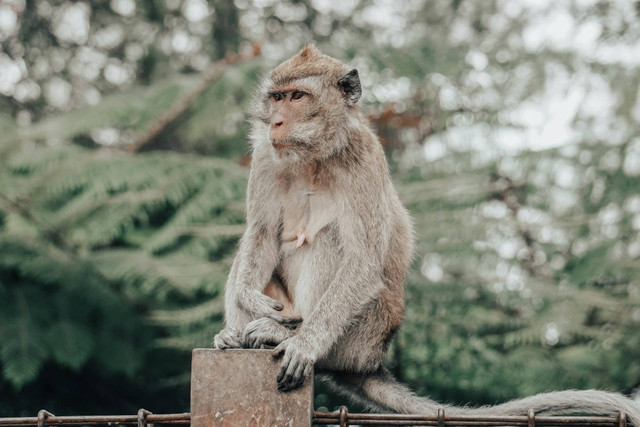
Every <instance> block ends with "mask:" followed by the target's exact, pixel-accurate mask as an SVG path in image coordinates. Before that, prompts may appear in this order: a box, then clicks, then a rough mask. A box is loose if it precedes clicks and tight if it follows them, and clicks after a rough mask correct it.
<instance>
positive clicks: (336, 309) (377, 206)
mask: <svg viewBox="0 0 640 427" xmlns="http://www.w3.org/2000/svg"><path fill="white" fill-rule="evenodd" d="M354 181H355V182H354ZM358 181H359V182H358ZM371 182H372V179H361V180H357V181H356V180H352V182H350V186H351V188H349V190H350V191H348V192H347V193H346V195H345V196H344V198H343V199H341V200H337V202H338V203H337V204H338V211H339V213H338V228H339V234H340V240H341V247H340V249H341V251H342V257H343V261H342V262H341V266H340V268H339V269H338V271H337V272H336V274H335V276H334V278H333V280H332V282H331V284H330V285H329V287H328V289H327V291H326V292H325V293H324V295H323V296H322V298H321V299H320V301H319V302H318V303H317V305H316V308H315V310H314V311H313V313H312V314H311V316H309V317H308V318H306V319H305V320H304V322H303V324H302V326H301V327H300V328H299V331H298V333H297V334H296V335H295V336H293V337H292V338H290V339H287V340H285V341H283V342H282V343H281V344H280V345H279V346H278V347H277V348H276V349H275V350H274V355H276V356H280V355H282V354H284V356H283V362H282V367H281V371H280V373H279V375H278V387H279V388H280V389H281V390H289V389H292V388H295V387H297V386H299V385H300V384H302V382H303V381H304V379H305V377H306V376H307V375H308V374H309V372H310V371H311V369H312V368H313V364H314V363H315V362H316V361H317V360H318V359H319V358H321V357H322V356H324V355H326V354H327V353H328V352H329V350H330V349H331V347H332V345H333V344H334V343H335V342H336V341H337V340H338V339H339V338H340V337H341V336H342V335H343V333H344V331H345V330H346V328H347V327H348V326H349V325H350V324H351V322H353V320H354V319H355V318H356V317H357V316H358V315H359V314H360V313H361V312H362V311H363V309H364V308H365V307H366V306H367V305H368V304H370V303H371V302H372V301H373V300H374V299H375V298H376V297H377V296H378V295H379V293H380V292H381V290H382V289H383V288H384V286H385V285H384V282H383V278H382V265H383V257H384V254H385V253H386V250H387V247H388V241H389V238H388V236H389V235H390V232H391V225H392V221H391V218H390V208H389V206H388V203H389V202H388V201H387V200H385V198H384V197H383V194H384V191H383V185H384V184H382V183H381V185H380V186H379V187H377V188H376V186H372V185H371ZM358 184H359V185H358ZM372 187H374V188H373V189H372ZM377 192H379V194H376V193H377ZM362 194H366V195H367V196H366V197H361V196H360V195H362Z"/></svg>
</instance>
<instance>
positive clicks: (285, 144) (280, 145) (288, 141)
mask: <svg viewBox="0 0 640 427" xmlns="http://www.w3.org/2000/svg"><path fill="white" fill-rule="evenodd" d="M271 145H273V148H275V149H276V150H282V149H284V148H290V147H293V146H294V145H302V141H300V140H297V139H294V138H285V139H272V140H271Z"/></svg>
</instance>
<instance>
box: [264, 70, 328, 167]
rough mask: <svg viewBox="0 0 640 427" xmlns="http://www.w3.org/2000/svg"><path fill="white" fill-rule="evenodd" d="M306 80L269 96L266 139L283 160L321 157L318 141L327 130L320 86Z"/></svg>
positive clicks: (277, 89)
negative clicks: (322, 113)
mask: <svg viewBox="0 0 640 427" xmlns="http://www.w3.org/2000/svg"><path fill="white" fill-rule="evenodd" d="M304 80H306V81H303V80H298V81H294V82H291V83H290V84H287V85H284V86H276V87H273V88H272V89H271V90H269V91H268V93H267V100H266V103H267V105H268V111H269V118H268V123H267V125H268V128H267V135H266V136H267V138H268V140H269V142H270V144H271V146H272V147H273V150H274V153H275V154H276V155H277V156H278V157H279V158H282V159H291V160H293V159H301V160H302V159H308V158H310V157H314V156H315V155H318V154H319V153H318V142H317V141H318V137H319V134H321V133H322V129H323V128H324V126H323V123H322V122H321V120H320V115H321V114H320V112H321V108H320V105H319V104H320V102H321V101H322V94H321V93H320V90H319V86H320V85H318V84H317V83H318V82H313V81H310V80H313V79H304ZM313 83H316V84H313Z"/></svg>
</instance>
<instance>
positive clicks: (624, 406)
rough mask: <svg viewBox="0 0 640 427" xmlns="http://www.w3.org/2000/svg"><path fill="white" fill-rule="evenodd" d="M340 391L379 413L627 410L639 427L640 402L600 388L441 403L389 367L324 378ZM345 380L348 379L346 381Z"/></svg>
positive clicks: (593, 412) (514, 413)
mask: <svg viewBox="0 0 640 427" xmlns="http://www.w3.org/2000/svg"><path fill="white" fill-rule="evenodd" d="M323 379H324V380H325V381H326V382H328V383H329V384H330V385H332V386H333V387H334V388H336V389H338V391H340V392H342V393H344V394H347V395H348V396H349V397H350V398H351V399H353V400H354V401H356V402H358V403H361V404H364V405H366V406H367V407H368V408H370V409H372V410H375V411H377V412H396V413H402V414H425V415H427V414H434V415H435V414H436V413H437V410H438V409H439V408H444V410H445V413H446V414H447V415H450V416H489V415H497V416H518V415H526V414H527V412H528V410H529V409H533V410H534V411H535V413H536V415H568V414H578V413H580V414H590V415H611V416H617V415H618V414H619V413H620V412H625V413H626V415H627V417H628V418H629V420H630V421H631V422H632V423H633V424H634V425H635V426H636V427H640V402H635V401H633V400H631V399H629V398H627V397H625V396H623V395H621V394H618V393H611V392H607V391H599V390H566V391H554V392H550V393H542V394H537V395H534V396H531V397H525V398H523V399H518V400H512V401H510V402H506V403H503V404H500V405H496V406H482V407H478V408H470V407H456V406H449V405H442V404H440V403H438V402H436V401H434V400H431V399H429V398H428V397H420V396H417V395H416V394H415V393H413V392H412V391H411V390H409V389H408V388H407V387H406V386H405V385H403V384H401V383H400V382H398V381H397V380H396V379H395V378H394V377H393V375H391V373H390V372H389V371H387V370H386V369H384V368H383V369H381V370H380V371H378V372H377V373H374V374H371V375H366V376H365V375H353V374H349V375H348V376H346V378H345V376H343V375H340V374H338V373H334V374H332V376H331V378H326V377H324V378H323ZM345 379H346V381H345Z"/></svg>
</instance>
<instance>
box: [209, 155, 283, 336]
mask: <svg viewBox="0 0 640 427" xmlns="http://www.w3.org/2000/svg"><path fill="white" fill-rule="evenodd" d="M268 173H269V171H268V170H267V169H266V168H265V167H264V166H263V164H262V163H261V162H260V161H259V155H258V156H256V158H254V164H253V166H252V169H251V173H250V175H249V185H248V188H247V229H246V230H245V232H244V235H243V236H242V239H241V241H240V247H239V249H238V253H237V255H236V258H235V259H234V261H233V266H232V267H231V272H230V273H229V278H228V279H227V283H226V285H225V328H224V330H223V331H221V332H220V334H218V335H216V337H215V338H214V346H215V347H216V348H227V347H238V346H241V344H242V330H243V329H244V327H245V325H246V324H247V322H249V321H251V320H254V319H258V318H261V317H264V316H269V315H274V314H276V313H278V312H279V311H281V310H282V308H283V306H282V304H281V303H279V302H277V301H276V300H274V299H272V298H269V297H268V296H266V295H264V294H263V293H262V292H263V291H264V289H265V287H266V285H267V283H268V282H269V280H270V279H271V275H272V273H273V270H274V269H275V267H276V264H277V262H278V234H277V233H278V230H279V221H280V207H279V205H278V204H277V202H275V201H274V200H273V197H271V199H269V195H272V194H273V193H274V190H273V189H272V188H270V187H269V186H270V185H273V184H270V183H272V182H273V180H270V179H265V175H267V174H268ZM267 178H268V177H267Z"/></svg>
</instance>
